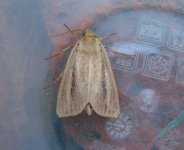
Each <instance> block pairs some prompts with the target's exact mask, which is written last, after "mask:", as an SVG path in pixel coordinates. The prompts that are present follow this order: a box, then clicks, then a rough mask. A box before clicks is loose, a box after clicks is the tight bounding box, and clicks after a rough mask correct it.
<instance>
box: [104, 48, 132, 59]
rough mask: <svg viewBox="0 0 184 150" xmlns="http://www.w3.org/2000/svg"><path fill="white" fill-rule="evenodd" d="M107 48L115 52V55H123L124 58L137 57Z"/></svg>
mask: <svg viewBox="0 0 184 150" xmlns="http://www.w3.org/2000/svg"><path fill="white" fill-rule="evenodd" d="M105 48H106V50H107V51H110V52H113V53H115V54H120V55H123V56H125V57H132V56H135V55H130V54H125V53H122V52H118V51H115V50H113V49H111V48H109V47H107V46H105Z"/></svg>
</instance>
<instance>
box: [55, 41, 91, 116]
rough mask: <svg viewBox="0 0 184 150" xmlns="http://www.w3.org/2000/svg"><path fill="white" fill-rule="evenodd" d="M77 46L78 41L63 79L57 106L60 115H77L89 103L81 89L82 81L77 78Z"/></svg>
mask: <svg viewBox="0 0 184 150" xmlns="http://www.w3.org/2000/svg"><path fill="white" fill-rule="evenodd" d="M77 47H78V46H77V43H76V44H75V46H74V48H73V50H72V52H71V54H70V56H69V58H68V62H67V64H66V68H65V70H64V72H63V76H62V79H61V83H60V87H59V91H58V99H57V108H56V110H57V115H58V116H59V117H68V116H75V115H77V114H79V113H81V112H82V111H83V109H84V108H85V106H86V103H87V102H86V99H85V96H84V94H83V93H82V92H84V91H82V90H81V86H82V85H80V84H81V82H77V81H78V80H77V79H76V71H75V69H76V64H77V62H76V59H77V58H76V56H77V53H76V48H77Z"/></svg>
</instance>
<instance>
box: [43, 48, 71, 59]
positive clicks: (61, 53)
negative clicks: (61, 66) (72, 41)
mask: <svg viewBox="0 0 184 150" xmlns="http://www.w3.org/2000/svg"><path fill="white" fill-rule="evenodd" d="M72 47H73V45H69V46H68V47H66V48H65V49H63V50H62V51H61V52H58V53H57V54H55V55H52V56H50V57H47V58H45V60H49V59H51V58H53V57H56V56H58V55H63V52H65V51H67V50H68V49H70V48H72Z"/></svg>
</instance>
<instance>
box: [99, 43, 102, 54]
mask: <svg viewBox="0 0 184 150" xmlns="http://www.w3.org/2000/svg"><path fill="white" fill-rule="evenodd" d="M99 47H100V51H101V53H102V45H101V44H100V43H99Z"/></svg>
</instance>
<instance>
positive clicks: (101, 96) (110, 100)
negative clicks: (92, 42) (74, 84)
mask: <svg viewBox="0 0 184 150" xmlns="http://www.w3.org/2000/svg"><path fill="white" fill-rule="evenodd" d="M100 45H101V49H102V71H101V72H102V76H101V77H102V79H101V82H102V84H101V86H102V87H100V88H99V91H98V93H97V94H96V95H95V96H94V100H93V101H92V102H91V103H92V107H93V109H94V111H95V112H96V113H97V114H99V115H101V116H104V117H118V115H119V113H120V105H119V96H118V91H117V86H116V82H115V79H114V74H113V71H112V67H111V63H110V60H109V58H108V56H107V53H106V50H105V48H104V46H103V45H102V44H101V43H100Z"/></svg>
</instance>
